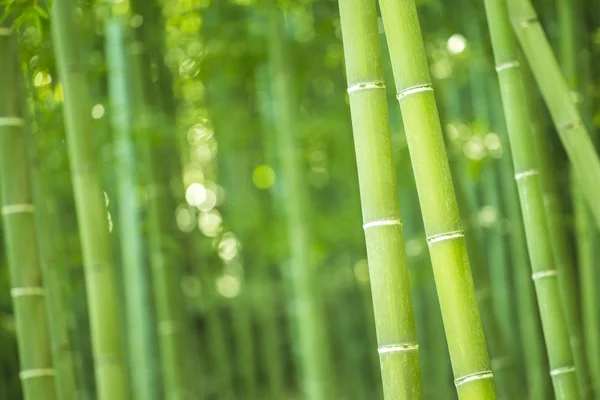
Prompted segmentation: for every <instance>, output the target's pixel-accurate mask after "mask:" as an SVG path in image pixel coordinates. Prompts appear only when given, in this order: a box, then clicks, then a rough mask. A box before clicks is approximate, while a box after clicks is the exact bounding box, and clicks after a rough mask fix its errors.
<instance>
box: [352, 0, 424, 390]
mask: <svg viewBox="0 0 600 400" xmlns="http://www.w3.org/2000/svg"><path fill="white" fill-rule="evenodd" d="M340 16H341V25H342V35H343V40H344V51H345V59H346V74H347V81H348V93H349V96H350V108H351V114H352V126H353V131H354V142H355V148H356V160H357V164H358V174H359V183H360V193H361V203H362V210H363V220H364V229H365V239H366V243H367V255H368V261H369V273H370V277H371V279H370V280H371V288H372V295H373V308H374V315H375V325H376V331H377V344H378V347H379V357H380V365H381V375H382V380H383V392H384V397H385V398H386V399H390V400H393V399H422V398H423V384H422V380H421V374H420V365H419V357H418V344H417V335H416V329H415V320H414V315H413V308H412V299H411V293H410V282H409V275H408V267H407V263H406V254H405V251H404V238H403V232H402V225H401V221H400V206H399V204H398V196H397V191H398V188H397V183H396V172H395V166H394V160H393V155H392V144H391V135H390V127H389V119H388V109H387V99H386V90H385V85H384V84H383V71H382V66H381V51H380V49H379V33H378V27H377V10H376V4H375V2H373V1H370V0H341V1H340ZM373 174H376V175H375V176H374V175H373Z"/></svg>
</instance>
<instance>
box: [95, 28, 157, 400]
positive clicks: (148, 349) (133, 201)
mask: <svg viewBox="0 0 600 400" xmlns="http://www.w3.org/2000/svg"><path fill="white" fill-rule="evenodd" d="M126 36H127V35H126V32H125V27H124V23H123V21H122V19H121V18H119V17H111V18H109V19H108V20H107V22H106V25H105V38H106V56H107V57H106V58H107V64H108V86H109V87H108V89H109V100H110V115H111V123H112V131H113V135H114V145H115V153H116V163H117V164H116V168H117V171H118V174H119V179H118V185H119V186H118V191H119V203H118V207H119V214H118V217H119V218H118V222H117V225H118V227H119V230H120V239H121V259H122V274H123V284H124V287H125V290H124V293H125V315H126V337H127V351H128V353H129V368H130V376H131V381H132V385H131V389H132V395H133V398H134V399H144V400H151V399H154V398H156V396H157V395H158V390H157V387H156V381H157V367H156V366H157V363H156V356H155V354H154V353H155V343H154V334H153V329H154V324H153V321H152V319H153V316H152V304H151V302H150V293H149V291H148V287H149V285H150V279H149V278H150V277H149V273H148V268H147V266H146V265H145V261H144V258H143V254H142V252H143V246H144V243H143V232H142V224H141V221H140V215H139V214H140V210H139V205H138V188H137V183H138V182H137V171H136V164H135V161H136V154H135V148H134V143H133V138H132V131H133V110H132V108H133V102H132V100H133V95H132V91H131V83H130V82H131V79H130V74H129V71H130V70H129V62H128V58H129V57H128V53H127V44H126V41H127V37H126Z"/></svg>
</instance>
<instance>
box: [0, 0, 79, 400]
mask: <svg viewBox="0 0 600 400" xmlns="http://www.w3.org/2000/svg"><path fill="white" fill-rule="evenodd" d="M0 10H1V8H0ZM0 60H2V61H0V88H1V89H0V191H1V194H2V196H1V203H2V222H3V225H4V244H5V249H6V255H7V258H8V266H9V269H10V286H11V289H10V294H11V297H12V303H13V308H14V314H15V322H16V335H17V344H18V348H19V377H20V378H21V386H22V388H23V395H24V398H25V400H39V399H49V400H53V399H57V398H58V397H57V393H56V387H55V379H54V374H55V370H54V368H53V366H52V356H51V349H50V333H49V329H48V322H47V319H46V317H47V316H46V312H47V310H46V298H45V290H44V286H43V283H42V270H41V267H40V260H39V255H38V248H37V237H36V232H35V216H34V206H33V200H32V195H31V187H30V172H29V166H28V162H27V160H28V153H27V146H26V143H25V137H26V136H25V120H24V119H23V113H22V107H21V99H20V98H19V96H18V93H19V91H20V90H19V89H20V85H19V84H18V82H19V76H20V73H19V63H18V62H17V49H16V46H15V42H14V41H13V35H12V30H11V29H10V28H8V27H5V26H4V25H0ZM61 394H62V392H61ZM64 394H65V395H67V396H68V393H64Z"/></svg>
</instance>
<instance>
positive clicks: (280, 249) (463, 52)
mask: <svg viewBox="0 0 600 400" xmlns="http://www.w3.org/2000/svg"><path fill="white" fill-rule="evenodd" d="M66 3H67V4H70V5H72V6H76V8H75V10H74V11H75V14H76V20H77V22H78V24H77V26H76V29H77V31H74V32H73V33H74V34H73V35H72V36H71V37H70V38H65V39H64V40H72V41H73V44H72V46H73V49H76V51H77V52H79V53H78V54H79V55H78V57H79V59H80V60H81V63H80V65H79V66H80V67H83V71H84V74H82V76H84V77H85V78H84V84H83V86H84V88H85V91H86V92H87V96H89V98H86V99H81V101H82V104H84V105H85V107H88V106H89V107H88V108H87V112H88V113H89V114H88V115H87V118H88V119H89V123H88V125H87V127H88V128H89V129H88V130H87V131H86V132H84V135H85V136H87V138H88V140H89V141H91V142H90V143H91V144H90V146H92V147H91V148H92V149H93V156H94V157H95V158H96V162H97V166H98V173H99V176H100V179H101V188H102V191H103V192H104V200H105V206H106V210H105V213H106V223H107V225H108V227H109V240H110V248H111V250H110V254H111V256H110V257H111V260H112V261H113V263H112V266H111V268H113V270H114V277H115V286H114V287H115V288H116V289H115V291H114V293H113V292H111V293H104V295H105V296H107V299H109V298H110V300H106V301H109V303H107V304H112V302H114V303H115V304H116V306H117V311H118V312H119V313H118V316H119V317H118V318H119V325H118V326H112V327H107V326H104V327H103V329H114V330H115V332H118V333H119V334H120V335H121V336H122V337H123V343H124V349H125V350H124V351H125V354H127V355H128V356H127V363H126V365H127V371H128V375H129V377H130V382H135V383H133V384H132V386H134V387H138V388H139V390H141V391H142V392H143V391H144V390H146V391H147V393H148V394H147V396H148V397H146V395H144V396H141V397H131V398H135V399H138V398H139V399H162V398H167V397H165V396H163V394H162V393H163V390H164V389H165V388H164V386H165V385H166V384H169V385H171V384H172V385H180V386H181V387H184V388H185V390H184V392H185V393H186V394H185V395H182V396H183V397H172V398H181V399H184V398H185V399H188V398H189V399H300V398H308V397H306V396H303V394H302V393H303V392H304V391H305V390H306V386H307V385H308V386H310V385H312V384H315V383H314V382H312V383H311V382H310V379H309V378H310V377H311V376H312V375H310V374H308V375H307V374H306V373H305V372H302V371H303V367H302V366H303V365H306V364H307V363H308V364H309V365H320V366H321V367H320V370H319V371H320V373H319V374H318V375H317V380H319V379H320V380H323V381H324V382H326V384H328V385H330V386H331V387H332V389H331V390H332V392H330V393H331V395H330V396H329V397H328V398H330V399H348V400H350V399H356V400H360V399H380V398H382V392H381V387H380V386H381V378H380V372H379V359H378V355H377V351H376V347H377V345H376V341H375V326H374V322H373V310H372V303H371V293H370V286H369V270H368V263H367V260H366V251H365V244H364V236H363V230H362V226H361V225H362V219H361V208H360V199H359V192H358V181H357V173H356V161H355V149H354V144H353V138H352V128H351V121H350V112H349V105H348V96H347V93H346V79H345V75H344V53H343V48H342V41H341V30H340V20H339V9H338V3H337V1H334V0H296V1H285V0H282V1H275V0H272V1H267V0H264V1H259V0H153V1H143V0H129V1H127V0H123V1H115V2H110V1H93V0H88V1H69V2H66ZM535 3H536V4H535V5H536V6H537V10H538V12H539V15H540V19H541V20H542V23H543V26H544V28H545V29H546V32H547V33H548V35H549V38H550V40H551V42H552V43H553V45H555V51H556V52H559V53H558V54H560V48H561V47H560V46H561V44H560V42H561V38H564V33H561V32H562V31H561V29H562V26H563V25H561V21H563V22H562V24H564V20H561V15H562V14H561V12H563V13H564V11H561V8H560V7H559V5H558V3H560V1H558V0H557V1H556V3H557V4H554V3H555V1H541V0H538V1H535ZM417 4H418V11H419V16H420V20H421V27H422V29H423V35H424V41H425V45H426V50H427V53H428V58H429V63H430V70H431V75H432V79H433V81H434V87H435V89H436V98H437V101H438V105H439V110H440V115H441V118H442V126H443V127H444V134H445V139H446V144H447V151H448V154H449V157H450V162H451V167H452V173H453V177H454V180H455V188H456V191H457V196H458V200H459V205H460V208H461V216H462V218H463V224H464V227H465V230H466V231H467V232H468V233H467V234H468V235H469V234H470V235H471V237H472V238H474V239H473V242H474V244H471V245H470V247H469V252H470V257H471V264H472V267H473V269H474V271H473V274H474V277H475V283H476V286H477V290H478V296H479V298H480V308H481V312H482V314H486V316H487V317H489V316H492V317H493V319H494V322H493V323H492V324H493V325H492V326H494V327H495V328H490V327H489V326H490V325H489V324H490V323H488V324H487V326H484V328H485V329H486V335H487V339H488V341H489V340H495V339H494V337H495V336H499V337H501V338H502V339H501V341H502V342H503V343H504V344H505V346H503V348H502V350H501V352H502V353H503V354H498V352H496V354H494V351H491V353H492V354H491V356H492V363H493V365H494V362H495V363H496V364H495V365H496V366H497V365H498V363H508V365H510V366H511V368H514V370H515V371H517V372H518V373H517V374H516V376H517V379H516V381H514V382H513V384H514V385H515V387H517V388H523V387H526V384H527V383H526V382H525V378H524V376H525V375H524V366H523V357H524V348H523V343H524V342H523V340H521V338H520V335H521V329H520V326H519V324H520V322H519V319H518V317H517V314H518V313H517V310H518V308H519V307H520V303H519V296H518V293H519V285H520V284H522V281H520V280H519V279H521V278H522V277H521V278H520V277H518V276H516V274H515V273H514V271H515V270H516V268H517V267H515V265H518V264H519V263H521V265H522V264H523V263H525V264H527V263H528V262H529V261H528V255H527V249H526V245H525V241H524V234H523V226H522V221H521V215H520V207H519V203H518V197H517V193H516V187H515V185H514V181H513V175H514V172H513V169H512V162H511V159H510V156H509V154H508V143H507V137H506V128H505V125H504V116H503V111H502V104H501V102H500V94H499V89H498V84H497V79H496V73H495V71H494V68H493V60H492V54H491V45H490V42H489V35H488V29H487V25H486V20H485V13H484V9H483V2H482V1H476V0H457V1H455V2H445V1H440V0H421V1H417ZM572 4H573V8H572V10H573V12H574V14H573V16H572V17H571V18H574V19H573V21H576V24H575V25H573V28H572V29H574V31H575V34H576V37H577V38H578V39H577V42H576V44H577V45H576V54H577V60H578V62H577V68H578V72H577V73H578V76H579V80H578V87H577V91H576V92H575V91H574V93H575V96H578V97H577V98H581V99H583V98H584V99H585V103H584V104H585V106H584V107H585V108H584V111H583V112H584V114H585V118H586V122H587V123H588V124H589V125H588V126H589V127H592V128H597V127H598V126H600V112H599V111H598V110H599V108H598V101H599V100H600V99H599V96H600V90H599V79H600V76H599V72H598V71H600V69H599V68H598V63H599V60H600V58H599V56H600V4H599V3H597V2H595V1H591V0H578V1H574V2H572ZM49 6H50V5H49V3H48V1H45V0H37V1H35V0H34V1H19V0H2V1H1V2H0V10H3V13H2V24H3V26H12V27H13V29H14V31H15V33H16V34H15V36H16V43H17V46H15V49H16V51H15V56H17V53H18V63H19V64H18V65H19V73H20V74H19V77H18V79H19V82H21V83H22V84H21V83H19V88H20V93H19V96H20V99H21V102H22V104H23V106H24V107H23V111H24V118H25V119H26V121H27V123H26V131H27V138H28V139H27V140H28V144H29V147H28V148H29V150H28V151H29V154H30V158H31V164H30V165H31V166H32V168H31V175H32V182H33V188H34V202H35V205H36V212H37V213H38V214H39V215H38V216H36V218H37V219H36V220H37V221H38V226H37V232H38V247H39V249H40V259H41V264H42V269H43V272H44V280H45V284H46V283H47V282H50V280H52V282H53V283H52V285H53V288H54V289H53V293H54V297H53V298H55V299H58V300H57V301H56V302H55V303H56V304H54V306H52V307H53V308H52V309H51V310H50V311H49V313H50V320H54V321H62V322H60V323H61V324H63V325H62V326H63V328H62V329H63V332H64V333H65V335H66V336H64V337H63V339H64V340H63V342H62V346H66V347H65V348H66V349H67V350H68V353H69V354H70V356H69V357H71V358H72V363H73V369H72V373H73V376H74V385H75V387H76V391H77V397H75V398H77V399H94V398H96V397H95V392H96V389H95V388H96V385H97V382H96V381H95V378H94V362H93V359H92V352H91V345H92V343H91V339H90V325H89V318H90V312H91V311H90V308H88V304H87V303H88V299H89V293H88V294H86V293H87V292H86V291H87V290H89V283H90V282H93V279H94V278H93V275H91V276H92V277H91V278H89V277H88V279H89V280H90V282H88V287H87V288H86V285H85V284H84V282H85V279H84V267H83V264H84V263H83V257H82V251H81V243H80V230H81V226H78V217H77V213H76V211H75V210H76V208H75V202H74V189H73V183H72V178H71V176H72V175H71V174H72V172H73V171H72V165H70V160H69V157H68V151H67V142H68V141H67V140H66V138H65V123H64V119H63V106H64V100H65V95H64V90H65V87H64V84H63V82H62V81H61V79H60V78H59V74H58V67H57V54H56V53H55V47H53V43H52V41H53V40H57V39H56V37H55V35H56V34H54V36H53V34H52V33H51V26H50V25H51V22H52V18H51V16H50V7H49ZM52 29H54V28H52ZM380 37H381V46H382V50H383V57H384V69H385V75H386V84H387V88H388V90H387V93H388V98H389V108H390V119H391V121H390V122H391V127H392V142H393V146H394V158H395V162H396V167H397V176H398V183H399V193H398V196H399V199H400V205H401V213H402V219H403V229H404V236H405V242H406V254H407V258H408V265H409V269H410V279H411V284H412V297H413V301H414V312H415V315H416V322H417V334H418V338H419V345H420V357H421V366H422V375H423V379H424V383H425V384H424V387H425V392H426V398H428V399H435V400H445V399H453V398H455V397H456V395H455V389H454V384H453V377H452V371H451V367H450V362H449V357H448V353H447V348H446V343H445V338H444V331H443V325H442V320H441V316H440V311H439V305H438V300H437V295H436V291H435V285H434V281H433V275H432V271H431V265H430V260H429V254H428V251H427V244H426V241H425V236H424V231H423V226H422V219H421V214H420V210H419V203H418V198H417V193H416V189H415V183H414V178H413V174H412V170H411V164H410V157H409V154H408V149H407V146H406V140H405V137H404V133H403V127H402V121H401V118H400V112H399V108H398V104H397V101H396V98H395V90H394V85H393V78H392V75H391V66H390V63H389V55H388V52H387V48H386V42H385V35H384V32H383V26H382V24H381V23H380ZM3 54H6V53H3ZM559 58H560V57H559ZM1 63H7V64H8V63H9V60H5V59H0V64H1ZM80 72H81V71H80ZM531 79H532V78H530V80H531ZM531 82H532V81H531ZM0 90H4V89H3V88H2V87H0ZM75 101H77V100H75ZM532 109H533V110H536V112H537V114H538V117H539V118H537V120H536V121H538V123H536V125H535V129H537V130H538V131H539V132H540V133H541V134H542V135H544V136H546V137H550V138H551V140H550V144H551V145H550V146H549V147H547V148H546V150H545V151H546V154H547V155H548V158H549V160H550V162H549V165H550V166H551V168H552V171H553V172H552V175H553V176H554V178H555V180H556V187H557V192H556V193H557V194H558V197H557V198H558V199H559V200H560V202H559V204H560V213H561V214H560V215H561V216H562V217H561V221H562V224H563V225H562V229H564V230H565V231H566V232H567V233H568V251H569V257H570V259H571V260H572V261H573V263H574V264H575V265H580V264H581V263H585V262H592V263H593V262H595V260H596V259H597V256H598V254H597V252H598V250H597V243H598V235H597V232H596V230H595V228H594V227H593V224H592V223H591V220H590V219H589V218H585V217H582V218H579V219H577V218H576V217H575V216H576V213H575V209H576V207H575V205H574V203H575V202H576V201H577V198H575V200H573V198H572V197H571V196H570V175H569V172H568V168H566V156H565V155H564V152H563V149H562V147H561V146H560V143H559V141H558V139H557V137H556V134H555V133H554V132H553V126H552V123H551V121H550V119H549V117H548V115H547V112H546V110H545V108H544V107H543V105H542V103H541V100H540V99H539V98H537V97H536V96H534V97H533V98H532ZM591 132H593V131H591ZM128 160H129V161H128ZM71 162H72V161H71ZM372 174H373V175H374V176H376V174H377V171H372ZM579 201H582V200H581V199H579ZM103 212H104V211H103ZM576 222H577V223H576ZM98 229H100V228H98ZM103 229H104V228H101V229H100V230H103ZM2 243H3V244H2V246H4V248H3V249H2V250H1V252H2V253H3V254H5V253H6V250H7V249H6V245H5V244H4V243H5V242H2ZM131 249H135V250H133V251H128V250H131ZM132 254H133V256H132ZM0 263H1V264H0V398H1V399H19V398H21V396H22V393H21V385H20V381H19V366H18V365H19V362H18V355H17V342H16V331H15V329H16V325H15V319H14V316H13V307H12V304H11V298H10V283H9V273H8V270H9V268H8V262H7V259H6V257H5V256H3V257H2V261H0ZM576 268H580V267H576ZM48 271H50V272H48ZM48 277H50V278H48ZM525 278H526V279H529V277H525ZM593 279H595V280H594V282H596V283H597V282H598V277H597V275H596V276H594V277H593ZM580 289H581V288H580ZM578 290H579V289H578ZM490 293H491V294H492V296H491V297H492V298H493V299H494V301H493V302H491V303H486V304H487V305H485V306H484V305H482V304H481V299H482V298H488V297H489V294H490ZM113 294H114V296H113ZM96 295H98V293H96ZM583 296H584V295H582V296H581V297H580V298H579V299H582V298H583ZM96 299H97V300H98V299H99V300H98V301H99V304H103V301H105V300H102V298H101V297H100V298H96ZM596 304H598V303H596ZM483 307H486V308H485V309H483ZM307 310H308V311H307ZM598 312H600V310H598V309H597V307H596V308H593V310H592V314H591V315H592V316H591V317H589V318H594V321H596V319H597V318H598V317H599V316H598ZM484 325H486V317H484ZM36 326H37V323H36V322H35V321H34V322H33V325H32V327H33V328H32V329H36V328H35V327H36ZM50 329H51V330H54V329H58V330H60V329H61V328H60V327H58V328H57V327H52V326H51V328H50ZM302 336H312V337H318V338H319V340H316V341H315V343H319V346H318V347H314V348H311V349H309V350H306V349H305V348H301V346H299V343H300V342H301V337H302ZM595 338H597V337H595ZM498 340H500V339H498ZM591 340H595V339H594V338H592V339H591ZM169 343H171V347H169ZM539 345H540V346H543V343H539ZM165 346H166V347H165ZM65 348H61V349H62V350H65ZM55 350H56V349H55ZM140 354H142V355H141V356H140ZM307 358H311V360H307ZM598 359H600V357H598ZM312 377H313V379H314V376H312ZM173 382H179V383H173ZM144 388H145V389H144ZM168 398H171V397H168ZM523 398H524V397H523Z"/></svg>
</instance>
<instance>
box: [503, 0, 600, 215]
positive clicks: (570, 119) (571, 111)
mask: <svg viewBox="0 0 600 400" xmlns="http://www.w3.org/2000/svg"><path fill="white" fill-rule="evenodd" d="M508 9H509V15H510V20H511V22H512V25H513V29H514V31H515V32H516V34H517V38H518V39H519V43H520V44H521V47H522V49H523V52H524V53H525V56H526V58H527V60H528V63H529V66H530V67H531V69H532V71H533V75H534V77H535V80H536V82H537V84H538V87H539V89H540V91H541V93H542V97H543V98H544V101H545V103H546V106H547V107H548V109H549V111H550V115H551V116H552V120H553V121H554V125H555V126H556V129H557V131H558V135H559V137H560V139H561V142H562V144H563V146H564V148H565V150H566V152H567V155H568V156H569V160H570V161H571V164H572V166H573V169H574V171H575V174H576V176H577V177H578V179H579V182H580V183H581V188H582V190H583V194H584V196H585V198H586V200H587V202H588V205H589V206H590V209H591V211H592V213H593V215H594V218H595V220H596V224H597V225H598V226H599V227H600V203H598V201H597V199H598V198H600V185H598V184H597V183H598V182H600V159H598V155H597V153H596V150H595V149H594V146H593V144H592V141H591V139H590V136H589V134H588V131H587V129H586V127H585V125H584V124H583V123H582V120H581V116H580V114H579V111H578V110H577V106H576V105H575V103H574V101H573V99H572V97H571V96H570V92H571V91H570V89H569V87H568V85H567V82H566V80H565V78H564V76H563V74H562V72H561V71H560V68H559V66H558V62H557V61H556V58H555V56H554V53H553V52H552V48H551V47H550V44H549V43H548V38H547V37H546V35H545V33H544V30H543V29H542V27H541V25H540V23H539V21H538V17H537V15H536V12H535V10H534V8H533V6H532V5H531V2H530V1H529V0H508Z"/></svg>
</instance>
